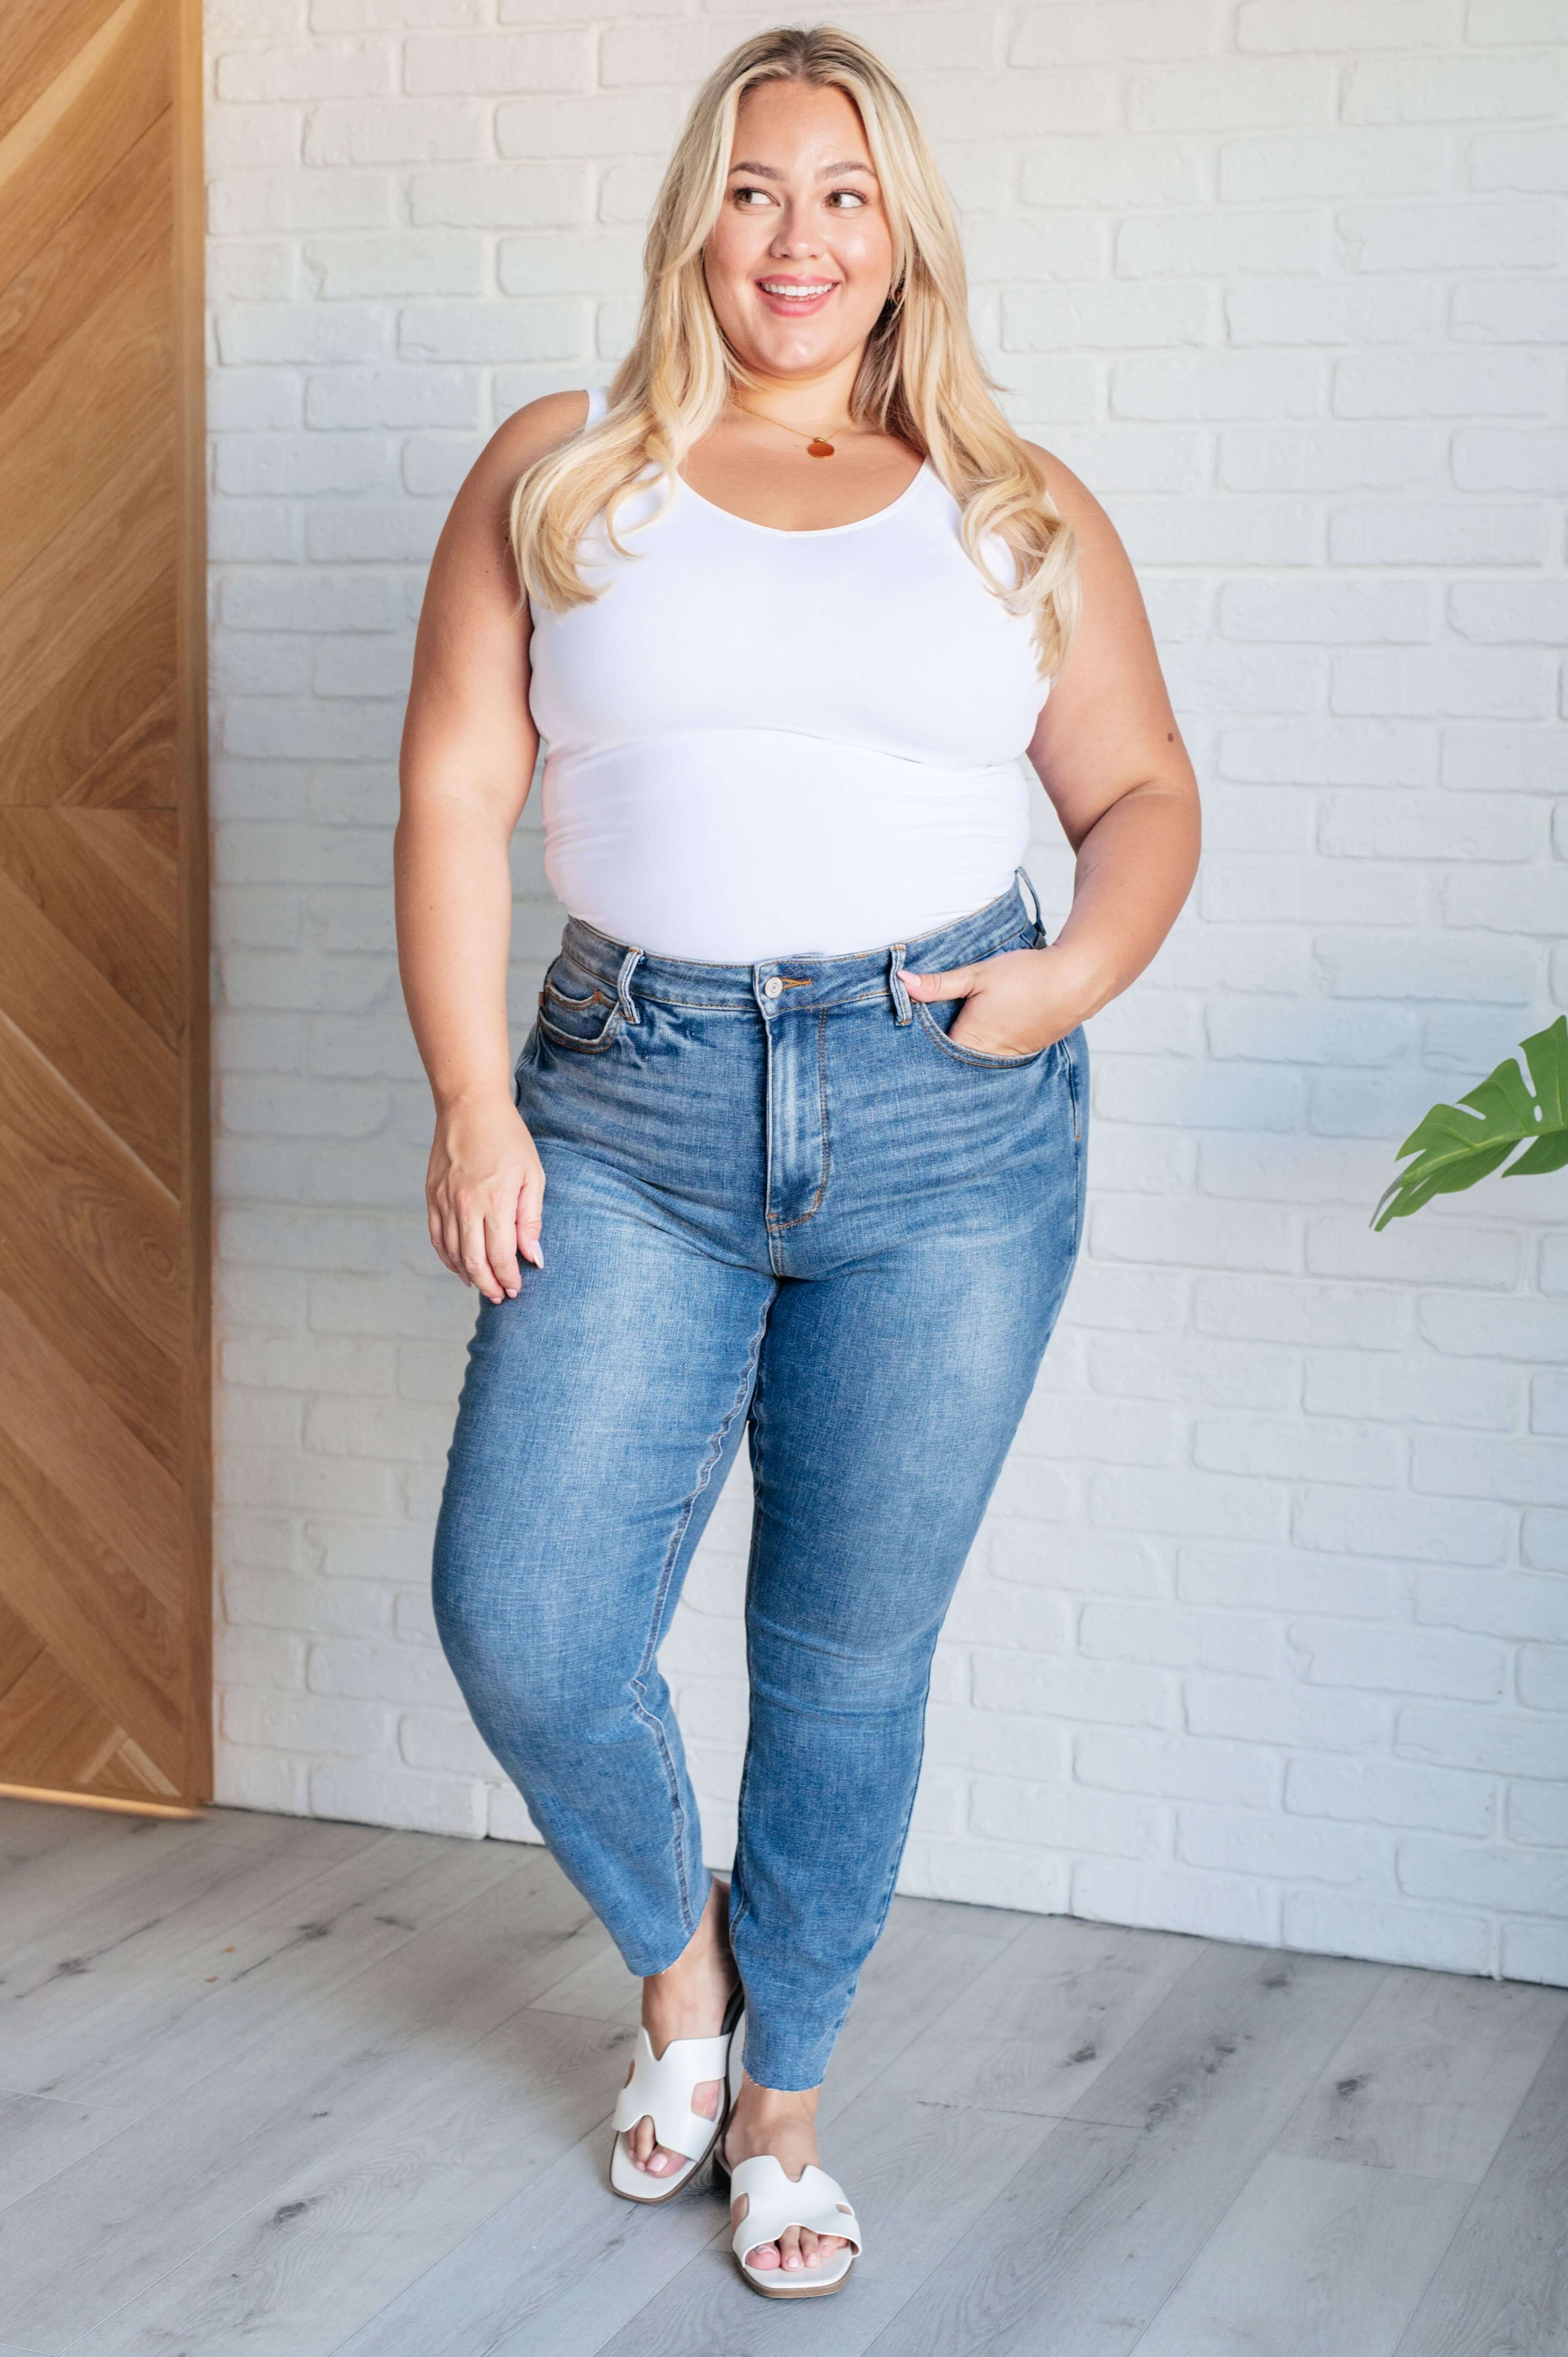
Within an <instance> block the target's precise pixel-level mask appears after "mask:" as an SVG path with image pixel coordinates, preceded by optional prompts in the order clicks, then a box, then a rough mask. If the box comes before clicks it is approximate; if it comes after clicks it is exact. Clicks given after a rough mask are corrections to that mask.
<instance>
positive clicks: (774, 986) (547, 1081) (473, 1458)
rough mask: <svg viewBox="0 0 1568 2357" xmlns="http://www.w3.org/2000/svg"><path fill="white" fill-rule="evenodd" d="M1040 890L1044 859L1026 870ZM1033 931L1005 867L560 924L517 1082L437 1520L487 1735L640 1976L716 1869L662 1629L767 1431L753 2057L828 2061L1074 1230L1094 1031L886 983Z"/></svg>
mask: <svg viewBox="0 0 1568 2357" xmlns="http://www.w3.org/2000/svg"><path fill="white" fill-rule="evenodd" d="M1018 876H1019V877H1020V878H1021V879H1022V880H1023V882H1026V881H1027V879H1026V878H1025V877H1024V874H1023V870H1022V869H1020V870H1019V871H1018ZM1044 939H1045V935H1044V933H1043V932H1042V931H1041V930H1040V928H1039V926H1038V922H1037V920H1036V918H1034V917H1031V916H1030V914H1029V913H1028V910H1027V908H1026V902H1025V899H1024V896H1023V891H1022V888H1021V885H1015V887H1013V888H1009V889H1008V890H1007V891H1006V892H1004V894H1002V895H1001V896H1000V897H999V898H998V899H995V900H993V901H992V902H991V903H990V904H989V905H988V906H987V907H985V908H983V909H977V910H975V911H974V912H973V913H972V915H970V916H968V917H964V918H962V919H961V920H959V921H958V922H957V923H955V924H952V925H949V926H944V927H943V928H942V929H941V930H940V931H937V932H934V933H928V934H926V935H924V936H923V937H922V938H920V939H918V940H916V941H911V942H908V943H897V944H894V945H892V946H891V947H888V948H883V949H877V950H870V951H867V952H865V953H864V954H861V955H854V956H844V957H780V958H770V959H766V960H764V961H762V962H760V963H757V964H756V965H718V964H706V963H694V962H692V961H687V960H683V959H680V958H670V957H656V956H652V955H645V954H644V953H643V952H641V951H640V950H638V949H635V948H632V947H629V946H628V945H627V944H625V943H623V942H612V941H610V940H608V939H607V937H606V936H605V935H604V934H603V933H600V932H597V931H595V929H594V928H593V927H592V926H590V925H586V924H584V923H582V922H581V921H580V920H577V919H575V918H574V919H573V920H571V921H570V922H569V923H568V924H567V926H566V930H565V932H564V936H563V942H562V948H561V953H560V955H559V956H558V957H557V958H556V959H555V961H554V963H553V964H552V966H551V967H550V970H549V972H548V974H546V976H545V982H544V987H543V989H542V992H541V993H540V1000H539V1011H538V1019H537V1021H536V1023H535V1026H534V1028H533V1029H532V1032H531V1033H530V1035H529V1038H528V1040H527V1043H526V1045H525V1047H524V1049H523V1051H522V1056H521V1061H520V1063H519V1065H518V1068H517V1076H516V1100H517V1104H518V1109H519V1111H520V1112H521V1114H522V1117H523V1119H524V1120H525V1121H526V1122H527V1124H528V1125H529V1128H530V1130H531V1131H532V1134H533V1137H534V1139H535V1141H536V1143H537V1145H538V1148H539V1153H540V1157H541V1159H542V1162H543V1165H544V1168H545V1172H546V1176H547V1186H546V1193H545V1199H544V1223H543V1236H542V1245H543V1257H544V1266H543V1268H542V1270H539V1269H534V1268H532V1267H530V1266H528V1265H526V1264H525V1265H523V1269H522V1289H521V1292H520V1293H519V1294H518V1296H517V1297H516V1298H515V1299H512V1300H508V1301H502V1302H500V1303H490V1302H489V1301H485V1302H482V1303H481V1305H480V1308H479V1314H478V1327H477V1329H476V1331H475V1334H474V1338H473V1340H472V1343H471V1344H470V1346H469V1356H468V1366H467V1374H466V1377H465V1380H464V1383H463V1392H462V1400H461V1405H460V1406H459V1409H458V1414H457V1424H456V1433H455V1435H454V1437H453V1442H452V1447H451V1450H450V1453H449V1456H448V1459H447V1476H446V1492H445V1496H444V1498H443V1501H442V1507H441V1514H440V1521H439V1524H438V1527H437V1532H436V1541H435V1618H436V1625H437V1627H438V1629H439V1631H440V1636H441V1641H442V1644H443V1646H444V1647H445V1649H446V1657H447V1659H448V1661H449V1662H450V1663H451V1665H452V1668H453V1670H454V1672H455V1673H456V1677H457V1680H458V1683H459V1684H460V1685H461V1687H462V1690H463V1694H464V1696H465V1699H466V1700H467V1705H468V1707H469V1708H470V1710H471V1711H472V1713H473V1716H474V1719H475V1721H476V1724H477V1725H478V1729H479V1732H480V1733H481V1735H482V1736H483V1737H484V1738H485V1741H486V1742H487V1743H488V1744H489V1748H490V1749H491V1750H492V1751H493V1752H494V1754H495V1756H496V1758H497V1759H498V1760H499V1761H500V1763H501V1765H502V1766H503V1767H504V1768H505V1769H506V1770H507V1773H508V1774H509V1775H510V1777H511V1778H512V1779H513V1780H514V1781H515V1782H516V1784H517V1785H518V1787H519V1789H520V1790H521V1792H522V1794H523V1796H524V1798H525V1799H526V1801H527V1803H528V1805H529V1809H530V1811H531V1813H532V1817H533V1820H534V1823H535V1824H536V1825H537V1826H538V1827H539V1830H540V1832H541V1833H542V1835H543V1836H544V1839H545V1841H546V1842H547V1843H548V1844H549V1846H550V1848H551V1849H552V1851H553V1854H554V1856H555V1857H556V1858H557V1859H558V1860H559V1862H560V1864H561V1866H562V1867H564V1870H565V1872H566V1874H567V1875H568V1876H569V1877H570V1878H571V1879H572V1881H573V1882H574V1883H575V1886H576V1888H577V1889H579V1890H580V1891H581V1892H582V1893H583V1895H584V1897H585V1899H586V1900H588V1901H589V1903H590V1904H591V1905H592V1907H593V1908H594V1909H595V1910H596V1913H597V1914H598V1915H599V1917H600V1918H601V1920H602V1921H604V1923H605V1924H606V1925H607V1928H608V1930H609V1932H610V1933H611V1935H612V1936H613V1938H614V1939H615V1942H616V1943H617V1945H618V1948H619V1950H620V1952H621V1954H622V1955H623V1957H624V1958H625V1960H626V1963H627V1964H628V1966H629V1968H630V1969H631V1971H632V1972H633V1973H636V1974H648V1973H656V1972H660V1971H662V1970H663V1969H664V1967H665V1966H666V1965H667V1964H672V1963H673V1962H674V1960H675V1958H676V1957H677V1956H678V1955H679V1954H680V1953H681V1952H682V1949H683V1948H684V1947H685V1946H686V1944H687V1943H688V1942H689V1941H690V1939H691V1937H692V1935H693V1931H694V1930H695V1928H696V1924H697V1921H698V1918H699V1916H700V1915H701V1913H702V1910H703V1906H704V1904H705V1902H706V1900H707V1896H708V1891H709V1886H710V1877H709V1874H708V1871H707V1868H706V1867H705V1866H704V1864H703V1849H702V1841H701V1835H700V1828H699V1824H698V1816H697V1803H696V1800H695V1797H694V1795H693V1791H692V1786H691V1782H690V1780H689V1778H688V1775H687V1770H686V1761H685V1756H684V1753H683V1750H682V1742H681V1732H680V1729H679V1727H677V1725H676V1722H675V1717H674V1714H673V1712H672V1710H671V1698H670V1693H669V1689H668V1687H667V1686H666V1684H665V1682H664V1680H663V1678H662V1677H661V1676H660V1672H659V1663H658V1652H659V1646H660V1641H661V1639H662V1638H663V1636H664V1633H665V1631H666V1630H667V1629H668V1627H669V1623H670V1617H671V1613H672V1612H673V1610H674V1609H675V1605H676V1602H677V1599H678V1598H679V1597H680V1593H681V1584H682V1579H683V1577H684V1576H685V1572H686V1569H687V1566H688V1565H689V1564H690V1562H691V1559H692V1555H693V1550H694V1549H695V1547H696V1544H697V1542H698V1539H699V1538H700V1537H701V1535H702V1532H703V1525H704V1524H705V1523H706V1521H707V1518H708V1515H709V1513H710V1512H711V1510H712V1507H713V1503H714V1499H715V1498H716V1496H717V1494H718V1492H719V1490H720V1488H721V1486H722V1484H723V1481H724V1478H725V1472H726V1470H727V1469H728V1467H729V1465H730V1463H731V1461H732V1459H733V1458H734V1456H735V1454H736V1450H737V1448H738V1447H739V1445H740V1441H741V1437H742V1436H743V1434H744V1435H745V1436H746V1439H747V1442H748V1445H749V1450H750V1458H751V1469H752V1475H753V1480H754V1485H755V1491H756V1508H755V1513H754V1520H753V1530H752V1543H751V1558H750V1565H749V1568H748V1571H747V1575H746V1652H747V1663H748V1667H749V1673H750V1684H751V1725H750V1733H749V1738H748V1741H747V1744H746V1762H745V1768H744V1770H743V1773H742V1778H741V1791H740V1823H739V1836H738V1842H737V1846H736V1859H735V1868H734V1875H733V1878H732V1881H731V1884H730V1893H729V1921H730V1932H731V1937H732V1940H733V1942H734V1946H735V1953H736V1962H737V1964H738V1965H739V1968H740V1973H741V1977H742V1979H743V1981H744V1983H745V1987H746V2069H747V2070H748V2072H750V2074H751V2076H752V2077H753V2078H754V2079H755V2080H757V2081H758V2082H759V2083H761V2084H762V2085H764V2086H768V2087H776V2088H803V2087H814V2086H816V2085H818V2084H819V2083H820V2082H821V2080H822V2076H823V2073H824V2072H825V2070H826V2067H827V2062H828V2057H829V2055H830V2054H831V2052H832V2047H833V2042H834V2040H835V2039H836V2037H837V2035H838V2032H839V2029H840V2028H841V2026H842V2024H843V2018H844V2016H845V2014H846V2013H847V2012H848V2010H849V2006H850V2001H851V1999H852V1997H853V1996H854V1990H855V1985H856V1982H857V1980H858V1977H859V1974H860V1968H861V1966H862V1964H864V1962H865V1957H866V1955H867V1954H868V1953H869V1952H870V1950H871V1948H872V1946H873V1944H874V1943H875V1940H876V1937H877V1934H878V1933H879V1932H880V1931H881V1929H882V1925H883V1922H884V1921H885V1919H886V1912H887V1907H888V1902H889V1900H890V1899H891V1897H892V1894H893V1884H894V1878H895V1876H896V1875H897V1870H898V1861H899V1858H900V1857H901V1855H902V1853H903V1848H904V1842H905V1837H906V1835H907V1833H908V1823H909V1813H910V1809H911V1807H912V1805H913V1803H914V1799H915V1787H916V1782H917V1781H918V1775H919V1770H920V1758H921V1750H922V1746H923V1742H924V1735H925V1712H926V1695H927V1688H928V1685H929V1676H930V1663H931V1655H932V1652H933V1650H934V1648H935V1645H936V1641H937V1636H938V1633H939V1631H940V1628H941V1624H942V1620H943V1617H944V1615H945V1613H946V1611H947V1609H948V1605H949V1602H950V1598H951V1596H952V1592H953V1588H954V1587H955V1585H956V1583H957V1580H958V1577H959V1574H960V1572H961V1570H962V1568H963V1564H964V1559H965V1557H966V1555H968V1553H969V1550H970V1547H971V1545H972V1542H973V1539H974V1536H975V1534H976V1532H977V1530H978V1529H979V1526H980V1523H981V1518H982V1516H983V1513H984V1512H985V1507H986V1502H987V1501H988V1499H989V1498H990V1496H991V1492H992V1490H993V1487H994V1485H995V1482H996V1479H997V1476H998V1474H999V1473H1000V1472H1001V1469H1002V1465H1003V1460H1004V1458H1005V1456H1006V1453H1007V1449H1008V1446H1009V1444H1010V1443H1011V1441H1012V1439H1013V1436H1014V1433H1015V1430H1016V1428H1017V1425H1018V1421H1019V1418H1020V1416H1021V1415H1022V1414H1023V1411H1024V1407H1025V1405H1026V1402H1027V1400H1028V1397H1029V1393H1030V1389H1031V1387H1032V1385H1033V1383H1034V1381H1035V1377H1036V1372H1037V1371H1038V1368H1039V1363H1040V1360H1041V1356H1042V1354H1043V1352H1044V1351H1045V1348H1046V1343H1047V1339H1048V1338H1049V1335H1050V1331H1051V1328H1052V1326H1053V1325H1054V1323H1055V1321H1056V1317H1057V1312H1058V1309H1059V1308H1060V1306H1061V1301H1062V1297H1063V1295H1064V1293H1065V1292H1066V1290H1067V1285H1068V1279H1069V1275H1071V1272H1072V1266H1073V1262H1074V1260H1075V1258H1076V1256H1077V1252H1078V1246H1079V1236H1080V1233H1081V1232H1082V1226H1083V1189H1084V1149H1085V1141H1086V1135H1087V1107H1088V1057H1087V1050H1086V1048H1085V1044H1084V1039H1083V1034H1082V1032H1081V1030H1077V1031H1073V1032H1071V1033H1069V1036H1068V1037H1067V1038H1066V1039H1061V1040H1058V1041H1057V1042H1056V1043H1055V1044H1054V1045H1053V1046H1051V1047H1048V1048H1046V1049H1041V1050H1040V1051H1039V1052H1038V1053H1037V1054H1035V1055H1030V1056H1010V1057H999V1056H987V1055H979V1054H976V1053H974V1052H973V1051H972V1050H971V1049H966V1048H963V1047H961V1046H956V1045H954V1044H953V1042H952V1041H951V1040H950V1039H949V1038H948V1036H947V1034H948V1031H949V1029H950V1026H951V1024H952V1021H953V1019H954V1017H956V1015H957V1014H958V1011H959V1008H960V1006H961V1005H962V1003H963V1002H962V1001H961V1000H947V1001H943V1002H940V1003H939V1002H932V1003H929V1004H921V1003H920V1002H918V1001H916V1000H911V998H910V996H909V994H908V991H907V990H906V989H905V988H904V985H903V983H902V981H901V979H900V968H901V967H902V965H903V964H904V963H908V965H909V966H910V967H911V968H912V969H913V970H914V971H916V972H921V971H925V972H934V971H936V970H938V969H940V968H946V967H950V966H954V965H960V964H963V963H969V962H971V961H972V960H974V959H977V958H983V957H987V956H990V955H992V954H993V953H995V952H1000V951H1004V950H1010V949H1024V948H1028V947H1031V946H1034V945H1036V944H1037V943H1039V942H1043V941H1044Z"/></svg>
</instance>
